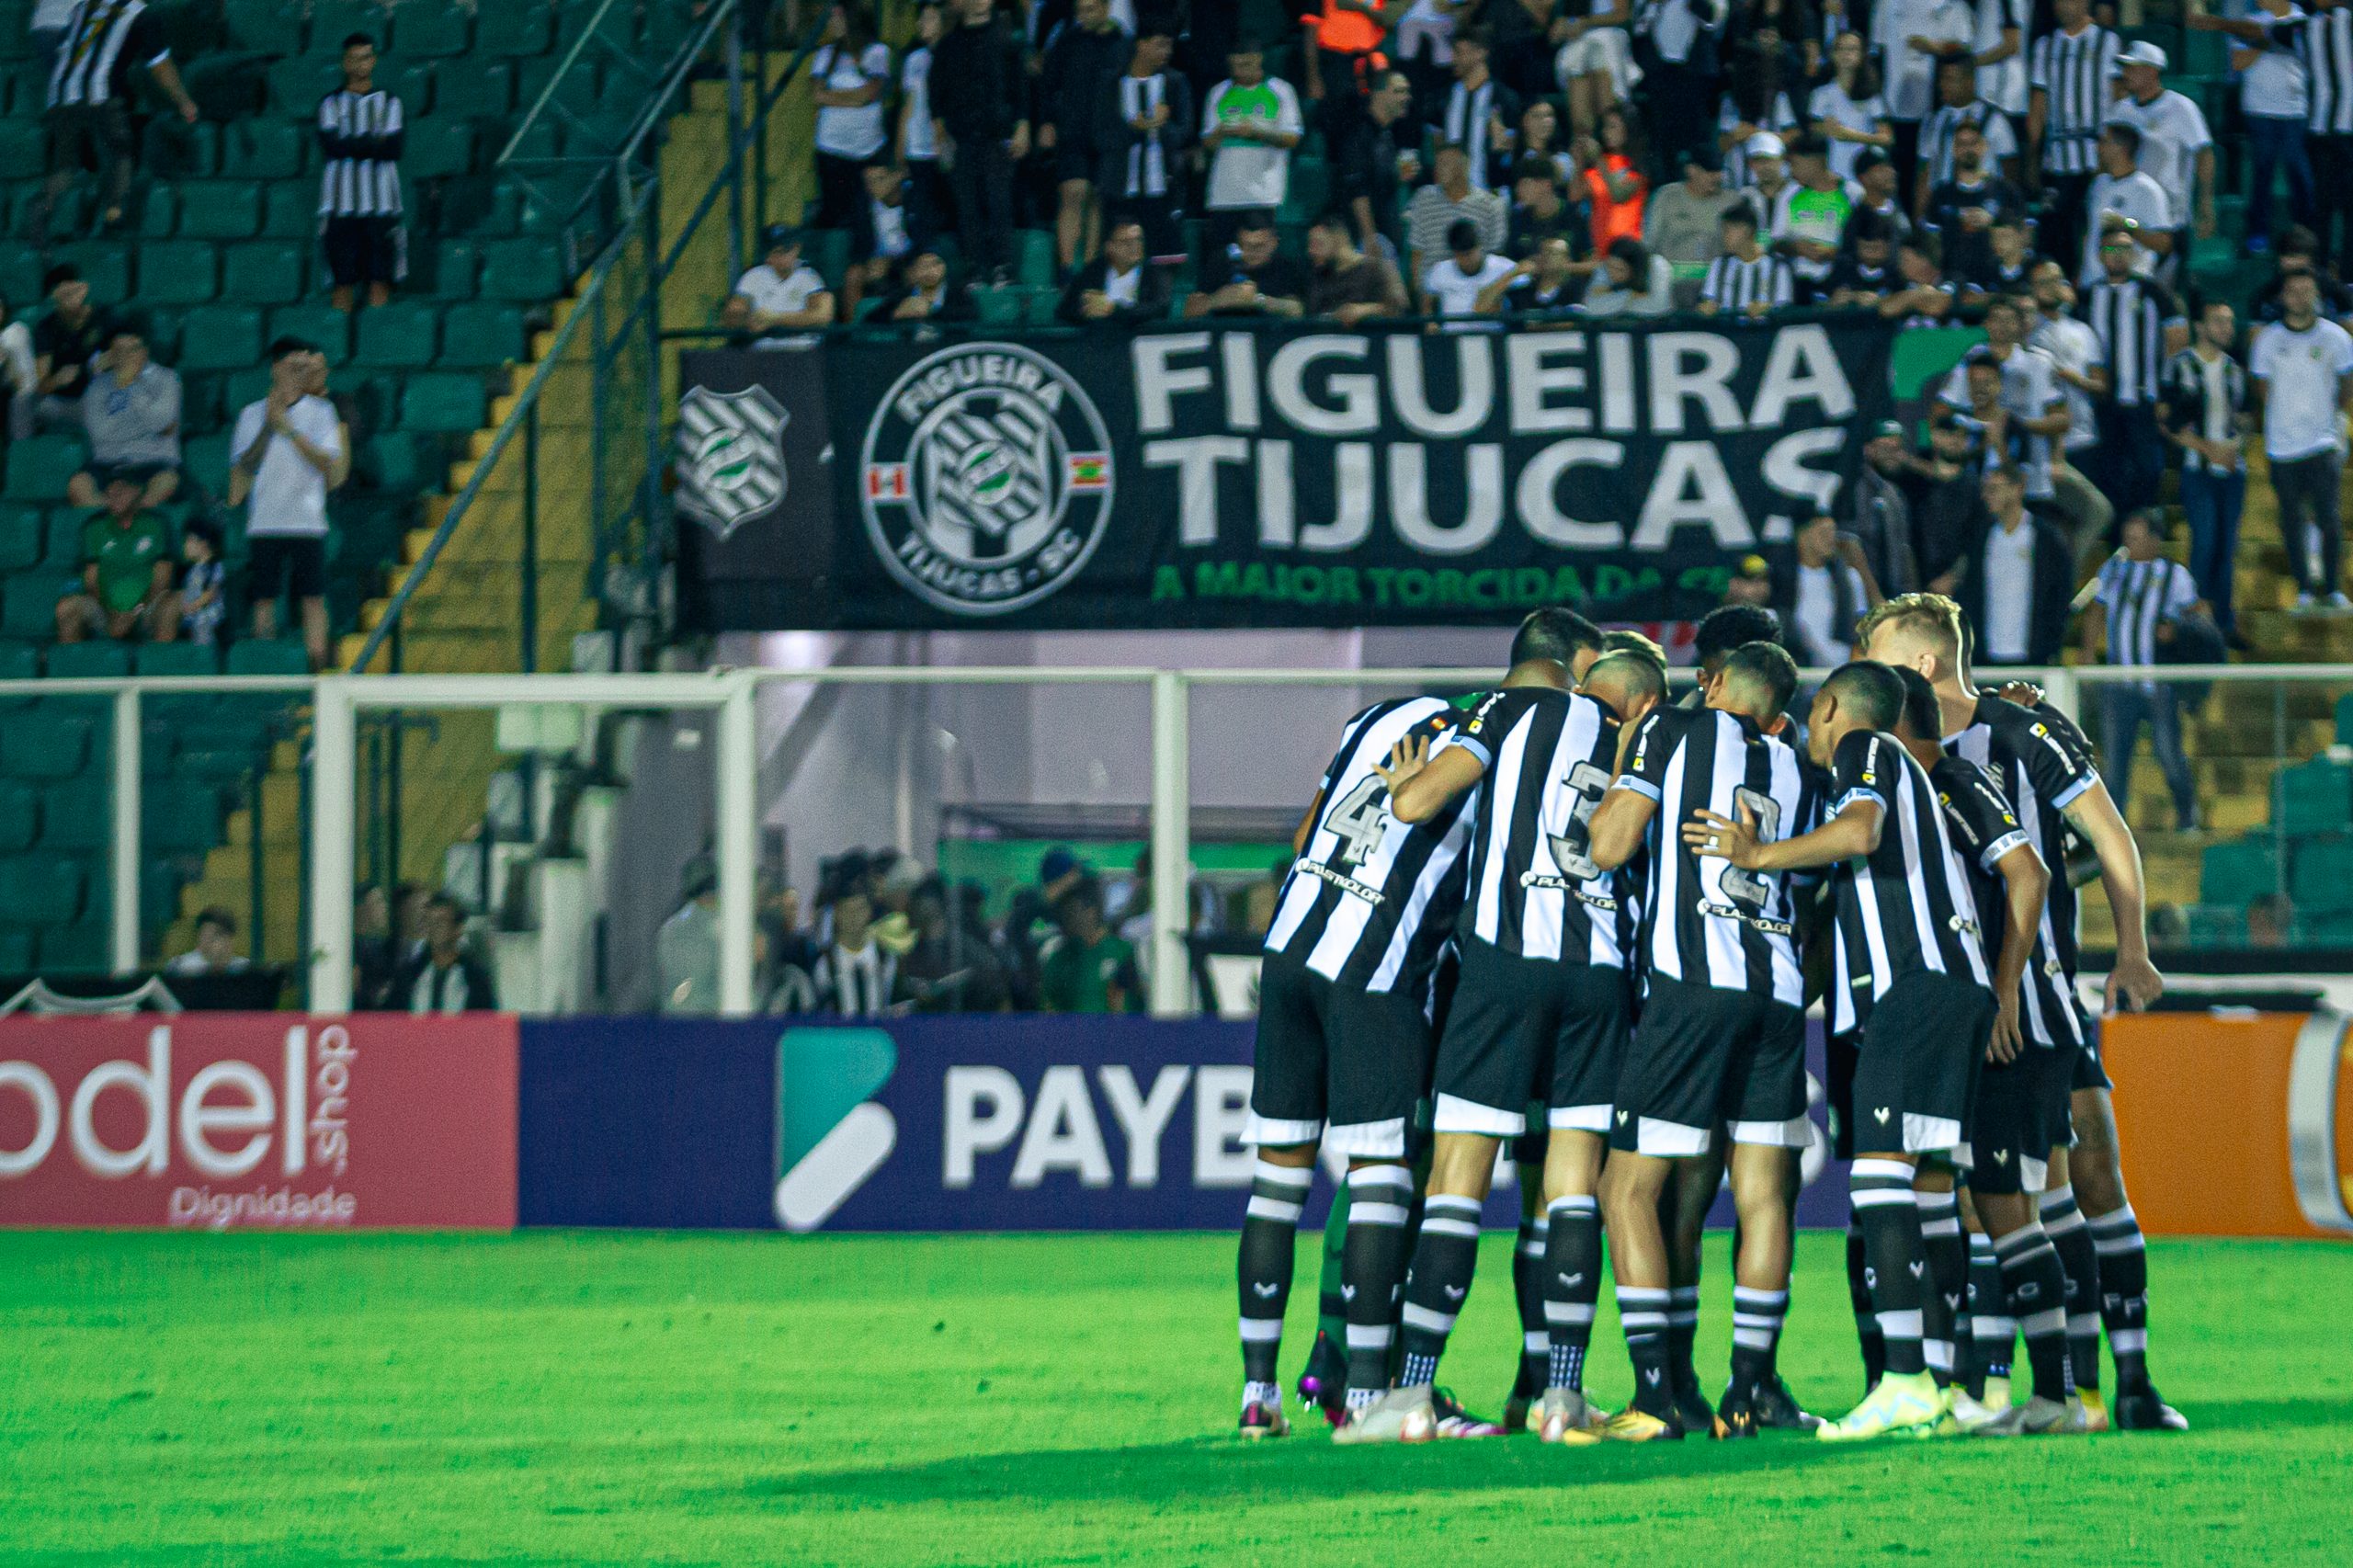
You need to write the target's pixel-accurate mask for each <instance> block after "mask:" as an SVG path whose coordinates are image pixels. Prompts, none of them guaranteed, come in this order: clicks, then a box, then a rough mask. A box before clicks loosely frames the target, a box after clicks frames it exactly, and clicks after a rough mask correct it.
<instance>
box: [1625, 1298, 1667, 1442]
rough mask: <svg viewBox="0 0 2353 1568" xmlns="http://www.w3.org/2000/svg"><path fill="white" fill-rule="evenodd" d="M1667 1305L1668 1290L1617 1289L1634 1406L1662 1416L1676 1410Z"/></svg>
mask: <svg viewBox="0 0 2353 1568" xmlns="http://www.w3.org/2000/svg"><path fill="white" fill-rule="evenodd" d="M1666 1303H1667V1292H1666V1291H1665V1290H1648V1289H1644V1288H1643V1287H1640V1286H1631V1285H1620V1286H1619V1287H1618V1323H1619V1326H1620V1327H1621V1328H1623V1329H1624V1330H1625V1331H1626V1358H1627V1359H1628V1360H1630V1361H1631V1362H1632V1363H1633V1364H1634V1399H1633V1405H1634V1408H1635V1409H1637V1410H1641V1411H1644V1412H1646V1413H1648V1414H1650V1415H1659V1416H1665V1415H1672V1414H1673V1413H1674V1410H1675V1388H1674V1385H1673V1384H1672V1383H1670V1382H1669V1381H1667V1370H1666Z"/></svg>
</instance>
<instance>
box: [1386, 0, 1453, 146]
mask: <svg viewBox="0 0 2353 1568" xmlns="http://www.w3.org/2000/svg"><path fill="white" fill-rule="evenodd" d="M1471 8H1472V0H1411V4H1410V5H1409V6H1407V7H1406V9H1405V11H1404V15H1402V16H1400V17H1398V18H1397V28H1396V31H1395V32H1394V33H1393V34H1392V37H1393V38H1394V39H1395V40H1396V43H1397V48H1396V58H1397V63H1398V65H1399V66H1400V67H1401V68H1402V69H1403V70H1404V73H1405V74H1406V76H1407V78H1408V79H1410V80H1411V81H1412V82H1413V84H1414V104H1415V115H1416V118H1420V117H1422V116H1423V115H1424V114H1426V113H1427V110H1428V109H1429V108H1430V106H1432V105H1435V104H1436V103H1437V102H1438V99H1439V98H1440V97H1444V96H1445V91H1446V88H1445V83H1446V81H1447V73H1448V71H1449V69H1450V68H1451V67H1452V66H1453V64H1454V28H1455V23H1456V20H1457V18H1458V17H1460V16H1461V13H1463V12H1465V11H1468V10H1470V9H1471ZM1384 9H1386V7H1384Z"/></svg>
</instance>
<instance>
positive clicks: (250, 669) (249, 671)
mask: <svg viewBox="0 0 2353 1568" xmlns="http://www.w3.org/2000/svg"><path fill="white" fill-rule="evenodd" d="M229 673H230V674H231V675H233V676H306V675H309V674H310V673H311V656H310V655H309V654H308V653H304V652H303V651H302V644H301V643H300V642H294V641H292V640H291V639H289V638H283V637H278V638H267V639H265V638H258V637H242V638H239V639H238V640H237V641H236V642H232V643H230V644H229ZM275 700H276V699H273V702H275Z"/></svg>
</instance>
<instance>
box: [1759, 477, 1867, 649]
mask: <svg viewBox="0 0 2353 1568" xmlns="http://www.w3.org/2000/svg"><path fill="white" fill-rule="evenodd" d="M1796 554H1797V565H1796V569H1795V571H1794V572H1793V573H1792V574H1791V575H1790V587H1789V594H1788V599H1787V602H1786V603H1784V604H1781V605H1779V606H1777V607H1776V608H1778V609H1779V611H1780V614H1781V620H1782V623H1783V624H1784V625H1785V626H1787V627H1788V628H1789V632H1790V642H1791V644H1792V646H1791V647H1790V652H1791V653H1794V654H1796V655H1797V661H1798V663H1799V664H1801V665H1825V666H1830V667H1834V668H1835V667H1836V666H1837V665H1843V664H1846V663H1847V661H1848V660H1850V659H1852V658H1853V657H1854V656H1855V623H1856V622H1857V621H1859V620H1860V619H1862V618H1863V616H1864V615H1865V614H1866V613H1868V612H1869V611H1871V610H1874V609H1877V608H1879V606H1880V601H1881V600H1882V599H1884V598H1885V597H1887V596H1886V595H1884V594H1882V593H1881V592H1880V588H1879V584H1878V583H1877V582H1875V581H1873V580H1872V577H1871V571H1870V562H1868V561H1867V560H1866V559H1865V557H1864V555H1863V546H1862V541H1861V540H1857V539H1856V538H1854V537H1853V536H1852V535H1842V534H1841V533H1839V531H1838V521H1837V519H1836V518H1835V517H1831V516H1830V515H1829V514H1828V513H1827V512H1824V513H1821V514H1818V515H1816V516H1814V517H1810V518H1808V519H1807V520H1806V523H1805V526H1804V527H1803V528H1800V529H1798V532H1797V540H1796Z"/></svg>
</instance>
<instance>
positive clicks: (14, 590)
mask: <svg viewBox="0 0 2353 1568" xmlns="http://www.w3.org/2000/svg"><path fill="white" fill-rule="evenodd" d="M70 585H71V580H70V579H69V578H68V577H66V576H65V575H64V574H62V573H50V572H46V571H44V572H18V573H17V574H14V575H12V576H10V577H9V578H8V579H7V580H6V582H5V583H0V637H20V638H24V639H27V640H28V641H31V640H39V641H42V642H46V641H48V640H49V639H50V638H51V637H54V636H56V635H57V601H58V599H59V598H61V597H63V595H64V592H65V590H66V588H67V587H69V586H70ZM12 727H13V722H11V723H10V724H0V731H6V730H7V729H10V728H12Z"/></svg>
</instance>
